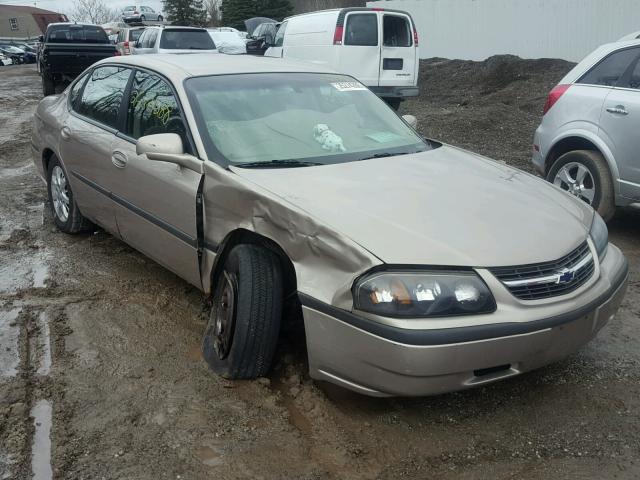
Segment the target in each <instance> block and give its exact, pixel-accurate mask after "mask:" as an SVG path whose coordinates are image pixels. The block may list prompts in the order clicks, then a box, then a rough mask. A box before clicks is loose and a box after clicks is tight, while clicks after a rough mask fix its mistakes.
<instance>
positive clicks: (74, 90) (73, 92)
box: [69, 75, 87, 110]
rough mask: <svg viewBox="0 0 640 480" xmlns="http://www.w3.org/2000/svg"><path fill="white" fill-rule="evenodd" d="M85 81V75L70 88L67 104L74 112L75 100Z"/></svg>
mask: <svg viewBox="0 0 640 480" xmlns="http://www.w3.org/2000/svg"><path fill="white" fill-rule="evenodd" d="M86 79H87V75H83V76H82V77H80V79H78V81H77V82H76V83H74V84H73V87H71V90H70V91H69V103H70V104H71V107H72V108H73V109H74V110H76V105H77V104H76V100H78V94H79V93H80V90H82V85H84V82H85V80H86Z"/></svg>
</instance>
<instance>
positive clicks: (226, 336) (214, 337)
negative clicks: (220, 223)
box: [202, 245, 283, 379]
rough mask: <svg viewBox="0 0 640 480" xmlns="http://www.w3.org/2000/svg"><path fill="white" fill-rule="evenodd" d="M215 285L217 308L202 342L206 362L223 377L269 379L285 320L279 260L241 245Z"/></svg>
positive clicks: (248, 246)
mask: <svg viewBox="0 0 640 480" xmlns="http://www.w3.org/2000/svg"><path fill="white" fill-rule="evenodd" d="M214 282H215V287H214V293H213V299H212V301H213V305H212V308H211V313H210V315H209V323H208V325H207V329H206V331H205V334H204V338H203V341H202V352H203V356H204V358H205V360H206V361H207V363H208V364H209V366H210V367H211V368H212V369H213V371H214V372H216V373H217V374H219V375H222V376H223V377H225V378H231V379H240V378H256V377H261V376H264V375H266V374H267V372H268V371H269V368H270V367H271V361H272V359H273V354H274V352H275V349H276V344H277V341H278V335H279V333H280V322H281V318H282V304H283V298H282V297H283V287H282V272H281V267H280V261H279V258H278V257H277V256H276V254H275V253H273V252H271V251H269V250H267V249H265V248H262V247H259V246H257V245H238V246H236V247H234V248H233V249H232V250H231V252H230V253H229V256H228V257H227V259H226V261H225V264H224V267H223V268H222V271H221V272H220V274H219V275H218V276H217V278H216V279H215V280H214Z"/></svg>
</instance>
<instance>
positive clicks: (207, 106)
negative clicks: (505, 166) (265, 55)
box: [186, 73, 431, 166]
mask: <svg viewBox="0 0 640 480" xmlns="http://www.w3.org/2000/svg"><path fill="white" fill-rule="evenodd" d="M186 87H187V91H188V94H189V98H190V102H191V104H192V106H193V109H194V111H195V113H196V116H197V120H198V124H199V129H200V131H201V133H202V134H203V135H204V137H205V138H203V140H204V143H205V147H206V148H207V150H208V152H207V153H208V156H209V158H212V159H215V158H221V157H222V159H223V162H224V163H227V164H230V165H236V166H242V165H243V164H244V165H247V166H259V162H264V163H265V164H267V163H269V162H271V163H275V162H279V163H280V164H281V165H286V163H287V161H290V162H289V163H290V164H292V163H293V161H296V162H300V163H302V162H305V163H307V164H311V163H314V164H331V163H341V162H350V161H356V160H366V159H369V158H375V157H382V156H392V155H401V154H406V153H416V152H421V151H425V150H429V149H430V148H431V147H430V146H429V145H428V144H427V143H425V142H424V141H423V140H422V139H421V138H420V137H419V136H418V135H417V134H416V133H415V132H414V131H413V130H412V129H411V128H410V127H409V126H407V125H406V124H405V123H404V122H403V121H402V120H401V119H400V118H399V117H398V116H397V115H396V114H395V113H394V112H393V111H392V110H391V109H390V108H389V107H388V106H387V105H385V104H384V102H383V101H382V100H380V99H379V98H378V97H376V95H374V94H373V93H372V92H370V91H369V90H368V89H367V88H366V87H364V86H363V85H362V84H360V83H359V82H357V81H356V80H354V79H353V78H351V77H347V76H344V75H335V74H314V73H261V74H241V75H220V76H211V77H198V78H192V79H190V80H188V81H187V82H186ZM249 164H251V165H249Z"/></svg>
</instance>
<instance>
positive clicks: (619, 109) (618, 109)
mask: <svg viewBox="0 0 640 480" xmlns="http://www.w3.org/2000/svg"><path fill="white" fill-rule="evenodd" d="M607 112H609V113H615V114H617V115H629V112H627V109H626V108H625V107H624V105H618V106H616V107H608V108H607Z"/></svg>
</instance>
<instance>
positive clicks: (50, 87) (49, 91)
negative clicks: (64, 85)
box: [42, 72, 56, 97]
mask: <svg viewBox="0 0 640 480" xmlns="http://www.w3.org/2000/svg"><path fill="white" fill-rule="evenodd" d="M55 93H56V84H55V82H54V81H53V78H51V76H49V75H48V74H47V73H45V72H42V94H43V95H44V96H45V97H48V96H49V95H53V94H55Z"/></svg>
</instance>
